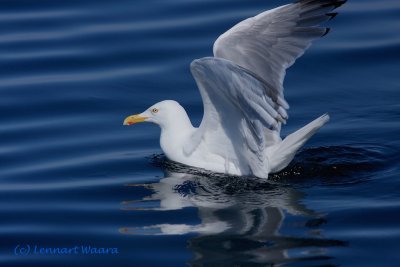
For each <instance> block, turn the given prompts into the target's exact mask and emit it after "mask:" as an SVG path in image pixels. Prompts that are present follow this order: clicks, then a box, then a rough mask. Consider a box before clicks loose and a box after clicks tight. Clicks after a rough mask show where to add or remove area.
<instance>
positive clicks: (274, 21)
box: [124, 0, 346, 178]
mask: <svg viewBox="0 0 400 267" xmlns="http://www.w3.org/2000/svg"><path fill="white" fill-rule="evenodd" d="M345 2H346V1H343V0H300V1H297V2H295V3H292V4H288V5H284V6H281V7H278V8H275V9H272V10H269V11H265V12H263V13H261V14H259V15H257V16H255V17H251V18H248V19H246V20H244V21H242V22H240V23H238V24H237V25H235V26H234V27H233V28H231V29H230V30H228V31H227V32H225V33H224V34H222V35H221V36H220V37H219V38H218V39H217V40H216V41H215V43H214V48H213V53H214V57H205V58H201V59H197V60H194V61H193V62H192V63H191V65H190V69H191V72H192V75H193V77H194V79H195V80H196V83H197V86H198V88H199V90H200V94H201V97H202V100H203V105H204V116H203V120H202V122H201V124H200V126H199V127H198V128H196V127H193V125H192V124H191V122H190V119H189V117H188V115H187V113H186V111H185V109H184V108H183V107H182V106H181V105H180V104H179V103H177V102H176V101H172V100H165V101H162V102H159V103H157V104H155V105H153V106H151V107H150V108H149V109H147V110H146V111H144V112H143V113H141V114H137V115H133V116H129V117H127V118H126V119H125V121H124V125H131V124H134V123H137V122H144V121H147V122H153V123H156V124H158V125H159V126H160V127H161V136H160V145H161V149H162V150H163V152H164V154H165V155H166V156H167V158H168V159H170V160H172V161H176V162H179V163H183V164H186V165H189V166H194V167H198V168H203V169H206V170H210V171H214V172H220V173H227V174H232V175H253V176H257V177H260V178H268V174H269V173H273V172H278V171H280V170H282V169H283V168H285V167H286V166H287V165H288V164H289V163H290V161H291V160H292V159H293V157H294V156H295V154H296V152H297V151H298V149H299V148H300V147H302V146H303V145H304V143H305V142H306V141H307V140H308V139H309V138H310V137H311V136H312V135H313V134H314V133H315V132H316V131H317V130H318V129H319V128H321V127H322V126H323V125H324V124H325V123H326V122H327V121H328V120H329V116H328V115H327V114H325V115H323V116H321V117H319V118H317V119H316V120H314V121H312V122H311V123H309V124H307V125H306V126H304V127H303V128H301V129H300V130H298V131H296V132H294V133H292V134H290V135H289V136H287V137H286V138H285V139H284V140H282V139H281V138H280V130H281V126H282V123H283V124H285V123H286V121H287V119H288V114H287V109H289V105H288V103H287V102H286V100H285V98H284V92H283V79H284V77H285V73H286V69H287V68H288V67H290V66H291V65H293V63H294V62H295V60H296V59H297V58H298V57H300V56H301V55H302V54H303V53H304V52H305V50H306V49H307V48H308V47H309V46H310V45H311V42H312V41H313V40H315V39H316V38H319V37H322V36H324V35H326V34H327V33H328V31H329V28H325V27H320V24H321V23H323V22H326V21H328V20H330V19H331V18H333V17H335V16H336V14H337V13H333V12H332V11H333V10H334V9H336V8H337V7H339V6H341V5H342V4H344V3H345Z"/></svg>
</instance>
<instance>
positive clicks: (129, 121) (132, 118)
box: [124, 114, 147, 125]
mask: <svg viewBox="0 0 400 267" xmlns="http://www.w3.org/2000/svg"><path fill="white" fill-rule="evenodd" d="M146 119H147V117H143V116H141V115H140V114H137V115H132V116H129V117H126V119H125V120H124V125H132V124H135V123H138V122H144V121H145V120H146Z"/></svg>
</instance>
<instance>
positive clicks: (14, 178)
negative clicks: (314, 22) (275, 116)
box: [0, 0, 400, 267]
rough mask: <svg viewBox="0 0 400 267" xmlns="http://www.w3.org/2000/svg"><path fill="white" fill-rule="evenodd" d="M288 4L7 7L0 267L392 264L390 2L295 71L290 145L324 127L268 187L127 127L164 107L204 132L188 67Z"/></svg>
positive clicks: (8, 1) (36, 3)
mask: <svg viewBox="0 0 400 267" xmlns="http://www.w3.org/2000/svg"><path fill="white" fill-rule="evenodd" d="M284 3H289V1H278V0H273V1H272V0H271V1H267V0H229V1H228V0H213V1H210V0H201V1H200V0H187V1H182V0H170V1H161V0H119V1H109V0H96V1H92V0H86V1H78V0H68V1H67V0H58V1H54V0H2V1H0V25H1V27H0V70H1V71H0V218H1V219H0V237H1V238H0V266H7V267H11V266H96V267H97V266H114V267H115V266H135V267H139V266H174V267H179V266H278V265H279V266H399V264H400V254H399V250H400V245H399V241H400V169H399V165H398V163H399V148H400V140H399V136H400V127H399V119H400V93H399V90H400V76H399V74H400V67H399V62H400V2H399V1H398V0H380V1H375V0H351V1H349V2H348V3H347V4H346V5H344V6H343V7H341V8H340V10H339V11H340V15H339V16H338V17H337V18H335V19H334V20H332V21H330V22H329V26H330V27H332V31H331V32H330V33H329V34H328V35H327V36H325V37H324V38H322V39H321V40H318V41H317V42H315V43H314V45H313V46H312V48H311V49H310V50H309V51H307V53H306V54H305V55H304V56H303V57H302V58H300V59H299V60H298V61H297V62H296V64H295V65H294V66H293V67H291V68H290V69H289V70H288V73H287V77H286V80H285V96H286V99H287V100H288V102H289V103H290V105H291V109H290V112H289V115H290V119H289V121H288V124H287V125H286V126H285V127H284V128H283V133H282V134H283V136H285V135H287V134H289V133H291V132H293V131H295V130H296V129H298V128H300V127H301V126H303V125H305V124H306V123H308V122H310V121H311V120H313V119H314V118H316V117H318V116H320V115H321V114H323V113H325V112H329V114H330V115H331V121H330V122H329V124H327V125H326V126H324V127H323V128H322V129H321V131H320V132H318V134H317V135H315V136H314V137H313V138H312V139H311V140H310V141H309V142H308V143H307V145H306V147H305V148H304V149H303V150H302V151H301V152H300V153H299V154H298V155H297V156H296V158H295V159H294V161H293V163H292V164H291V165H290V166H289V167H288V168H287V169H285V170H284V171H283V172H281V173H279V174H275V175H271V179H270V180H268V181H266V180H260V179H247V178H243V177H229V176H223V175H215V174H210V173H203V172H199V171H196V170H192V169H189V168H185V167H183V166H178V165H175V164H172V163H171V162H168V161H167V160H166V159H165V157H164V156H163V155H162V152H161V150H160V148H159V140H158V138H159V129H158V128H157V127H156V126H154V125H151V124H142V125H137V126H136V125H135V126H134V127H124V126H122V121H123V119H124V118H125V117H126V116H127V115H131V114H134V113H139V112H142V111H143V110H145V109H146V108H147V107H148V106H150V105H152V104H154V103H155V102H157V101H160V100H163V99H175V100H177V101H179V102H180V103H181V104H182V105H183V106H184V107H185V108H186V109H187V111H188V113H189V115H190V116H191V118H192V121H193V124H195V125H198V124H199V122H200V120H201V118H202V112H203V110H202V102H201V98H200V95H199V92H198V91H197V88H196V85H195V82H194V80H193V79H192V77H191V74H190V71H189V64H190V62H191V61H192V60H193V59H196V58H200V57H204V56H210V55H212V44H213V42H214V40H216V38H217V37H218V36H219V35H220V34H222V33H223V32H225V31H226V30H227V29H229V28H230V27H231V26H233V25H234V24H235V23H237V22H239V21H241V20H243V19H245V18H247V17H250V16H253V15H256V14H258V13H260V12H262V11H264V10H267V9H270V8H273V7H276V6H279V5H282V4H284ZM82 246H84V247H86V248H88V247H89V246H90V247H91V248H96V249H97V250H95V251H92V252H91V253H88V254H85V253H84V252H83V251H82V248H81V247H82ZM75 247H78V249H79V251H77V253H75V252H74V250H71V249H72V248H75ZM56 248H58V249H59V250H58V251H56V250H54V249H56ZM107 248H113V249H112V250H109V249H107ZM41 249H42V250H41ZM52 249H53V250H52ZM61 249H64V250H61ZM67 249H70V250H67ZM115 249H116V250H117V251H115Z"/></svg>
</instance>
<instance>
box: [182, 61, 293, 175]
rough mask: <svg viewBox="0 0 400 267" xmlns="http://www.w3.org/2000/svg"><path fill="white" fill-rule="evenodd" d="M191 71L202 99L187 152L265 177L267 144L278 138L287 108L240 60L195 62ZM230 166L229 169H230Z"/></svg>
mask: <svg viewBox="0 0 400 267" xmlns="http://www.w3.org/2000/svg"><path fill="white" fill-rule="evenodd" d="M190 67H191V71H192V74H193V77H194V78H195V80H196V83H197V86H198V87H199V90H200V93H201V97H202V99H203V104H204V117H203V120H202V122H201V125H200V127H199V128H198V129H197V131H196V132H195V133H194V135H193V136H192V138H191V142H190V143H188V144H186V146H185V147H184V152H185V153H186V155H188V156H189V155H191V154H192V153H193V152H194V151H196V150H197V149H199V150H200V151H201V150H204V149H206V150H207V152H208V154H212V155H216V156H219V157H221V158H224V159H225V160H226V162H225V163H226V166H227V168H228V167H229V166H230V165H233V166H240V169H242V170H246V171H247V172H249V173H253V174H254V175H256V176H259V177H263V176H265V172H266V171H267V169H266V166H267V164H266V162H265V160H266V158H265V149H266V147H268V146H269V145H271V142H276V141H277V140H276V139H280V137H279V131H278V129H279V126H280V123H281V122H285V121H286V119H287V113H286V110H285V108H284V106H282V105H281V104H279V102H283V101H284V100H283V99H282V98H280V97H279V96H278V97H277V98H274V97H272V94H271V92H270V91H269V89H268V88H267V87H266V86H265V84H264V83H263V82H261V81H260V80H258V79H257V78H256V77H255V76H254V75H253V74H252V73H251V72H249V71H247V70H246V69H244V68H242V67H240V66H238V65H237V64H235V63H233V62H231V61H229V60H225V59H220V58H213V57H208V58H202V59H198V60H195V61H193V62H192V64H191V66H190ZM226 171H228V170H226Z"/></svg>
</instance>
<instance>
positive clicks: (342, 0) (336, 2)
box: [322, 0, 347, 9]
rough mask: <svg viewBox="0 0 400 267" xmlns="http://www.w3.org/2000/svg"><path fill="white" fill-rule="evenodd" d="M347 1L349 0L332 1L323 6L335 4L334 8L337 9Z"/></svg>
mask: <svg viewBox="0 0 400 267" xmlns="http://www.w3.org/2000/svg"><path fill="white" fill-rule="evenodd" d="M346 2H347V0H339V1H335V2H332V3H327V4H324V5H322V6H323V7H328V6H333V7H334V8H333V9H336V8H338V7H340V6H341V5H343V4H345V3H346Z"/></svg>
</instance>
